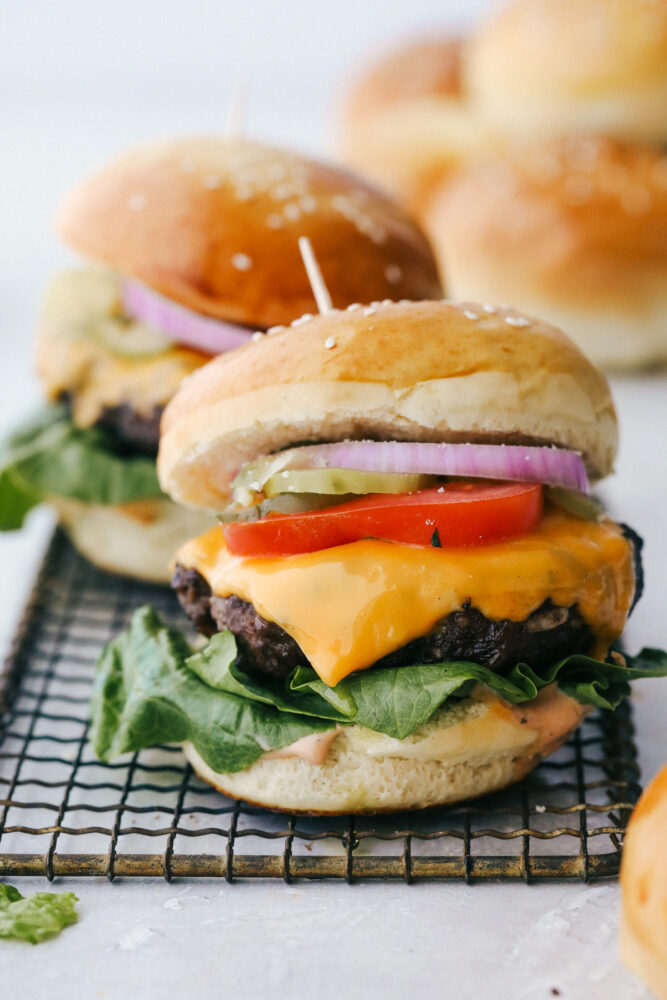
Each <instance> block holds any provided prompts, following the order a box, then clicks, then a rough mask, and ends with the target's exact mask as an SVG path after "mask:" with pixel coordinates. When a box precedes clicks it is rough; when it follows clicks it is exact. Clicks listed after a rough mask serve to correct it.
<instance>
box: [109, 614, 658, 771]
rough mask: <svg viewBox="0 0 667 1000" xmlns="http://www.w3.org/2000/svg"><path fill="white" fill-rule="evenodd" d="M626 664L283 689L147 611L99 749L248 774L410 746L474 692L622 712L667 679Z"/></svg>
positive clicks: (648, 655) (420, 670)
mask: <svg viewBox="0 0 667 1000" xmlns="http://www.w3.org/2000/svg"><path fill="white" fill-rule="evenodd" d="M628 664H629V665H628V666H621V665H618V664H615V663H600V662H599V661H598V660H593V659H592V658H591V657H588V656H582V655H574V656H568V657H566V658H565V659H563V660H560V661H559V662H558V663H555V664H553V665H552V666H550V667H549V668H547V669H545V670H542V671H540V672H539V673H538V672H536V671H534V670H532V669H531V668H530V667H529V666H527V665H526V664H525V663H519V664H517V665H516V666H514V667H513V668H512V669H511V670H510V671H509V672H508V673H506V674H505V675H502V676H501V675H499V674H495V673H493V671H491V670H489V669H487V668H486V667H482V666H480V665H479V664H477V663H466V662H460V663H431V664H414V665H412V666H405V667H400V668H395V667H394V668H386V669H374V670H367V671H362V672H360V673H357V674H352V675H351V676H349V677H346V678H345V679H344V680H342V681H340V683H339V684H337V685H336V687H335V688H330V687H327V685H326V684H324V682H323V681H321V680H320V678H319V677H318V676H317V674H316V673H315V671H314V670H313V669H312V668H311V667H298V668H297V669H295V670H294V671H293V672H292V674H291V675H290V677H289V678H288V679H287V680H286V681H284V682H276V681H270V680H266V679H260V678H256V677H252V676H250V675H249V674H247V673H245V672H244V671H243V670H242V669H241V667H240V666H239V665H238V663H237V662H236V642H235V640H234V637H233V636H232V635H231V633H229V632H222V633H219V634H218V635H215V636H213V638H212V639H210V640H209V642H208V643H207V645H206V646H205V647H204V648H203V649H201V650H199V651H197V652H195V653H192V652H191V650H190V647H189V646H188V643H187V642H186V641H185V639H184V638H183V636H182V635H181V633H180V632H178V631H177V630H175V629H169V628H167V627H166V626H165V625H163V624H162V622H161V621H160V619H159V617H158V616H157V615H156V613H155V612H154V611H153V610H152V608H148V607H145V608H140V609H139V610H138V611H136V612H135V614H134V616H133V618H132V623H131V626H130V628H129V630H128V631H127V632H125V633H123V634H122V635H119V636H117V637H116V638H115V639H113V640H112V641H111V642H110V643H109V645H108V646H107V647H106V649H105V650H104V652H103V653H102V656H101V658H100V661H99V664H98V673H97V678H96V682H95V688H94V694H93V699H92V705H91V713H92V730H91V739H92V744H93V748H94V750H95V753H96V754H97V756H98V757H100V758H101V759H102V760H111V759H113V758H114V757H116V756H118V755H119V754H121V753H126V752H128V751H136V750H140V749H142V748H144V747H150V746H155V745H156V744H157V743H180V742H183V741H185V740H189V741H190V742H192V743H193V744H194V745H195V747H196V749H197V750H198V751H199V753H200V754H201V756H202V757H203V759H204V760H205V761H206V763H207V764H209V765H210V767H212V768H213V770H215V771H222V772H225V771H239V770H243V769H244V768H246V767H249V766H250V764H252V763H253V762H254V761H255V760H257V759H258V758H259V757H260V756H261V754H262V753H263V752H264V751H265V750H273V749H277V748H279V747H284V746H287V745H288V744H290V743H293V742H295V741H296V740H297V739H300V738H301V737H303V736H308V735H310V734H311V733H316V732H322V731H324V730H327V729H331V728H333V726H334V725H336V724H340V725H351V724H359V725H362V726H366V727H367V728H368V729H373V730H375V731H376V732H380V733H386V734H387V735H388V736H393V737H395V738H396V739H405V738H406V737H407V736H409V735H410V734H411V733H413V732H415V730H416V729H419V727H420V726H422V725H423V724H424V723H425V722H426V721H427V720H428V719H429V718H430V717H431V716H432V715H433V713H434V712H436V711H437V710H438V709H439V708H440V707H441V705H443V704H444V703H445V702H446V701H447V699H448V698H453V697H455V698H462V697H466V696H467V695H469V694H470V693H471V691H472V690H473V688H474V687H475V685H476V684H485V685H486V686H487V687H488V688H490V689H491V690H492V691H494V692H496V693H497V694H498V695H500V696H501V697H503V698H505V699H506V700H507V701H509V702H511V703H512V704H521V703H522V702H526V701H530V700H531V699H533V698H535V697H536V695H537V694H538V692H539V691H540V690H541V689H542V688H544V687H546V685H548V684H552V683H554V682H557V683H558V685H559V687H561V688H562V689H563V690H564V691H565V692H566V693H567V694H569V695H571V696H572V697H574V698H576V699H577V700H578V701H580V702H582V703H583V704H587V705H597V706H599V707H601V708H607V709H613V708H616V706H617V705H618V704H619V703H620V702H621V701H622V700H623V698H625V697H627V695H628V693H629V690H630V688H629V682H630V681H633V680H638V679H640V678H642V677H663V676H667V653H664V652H662V651H661V650H652V649H645V650H642V652H641V653H640V654H639V656H637V657H635V658H634V660H630V659H629V658H628Z"/></svg>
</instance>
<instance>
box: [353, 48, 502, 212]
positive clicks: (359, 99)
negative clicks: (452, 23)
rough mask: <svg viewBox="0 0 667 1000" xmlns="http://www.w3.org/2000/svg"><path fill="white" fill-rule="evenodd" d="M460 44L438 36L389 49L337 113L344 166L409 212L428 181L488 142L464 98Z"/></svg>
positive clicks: (418, 205) (435, 179) (417, 205)
mask: <svg viewBox="0 0 667 1000" xmlns="http://www.w3.org/2000/svg"><path fill="white" fill-rule="evenodd" d="M463 47H464V43H463V42H462V41H461V40H459V39H453V38H437V39H429V40H427V41H417V42H412V43H410V44H408V45H405V46H403V47H401V48H399V49H396V50H394V51H392V52H390V53H389V54H388V55H386V56H384V57H383V58H381V59H380V60H379V61H378V62H376V63H374V64H373V65H372V66H371V68H370V70H368V71H367V72H366V73H364V74H363V75H362V76H360V77H359V79H358V80H356V81H355V82H354V83H353V84H352V85H351V87H350V88H349V92H348V94H347V97H346V100H345V101H344V104H343V108H342V111H341V114H340V122H339V129H338V132H339V135H338V140H337V141H338V148H339V151H340V153H341V155H342V157H343V158H344V159H345V161H346V162H348V163H350V164H352V165H353V166H354V167H356V168H358V169H359V170H361V171H363V172H364V173H366V174H367V175H368V176H369V177H372V178H373V179H374V180H376V181H377V182H378V183H379V184H382V185H383V186H384V187H386V188H387V189H388V190H389V191H391V192H392V193H393V194H394V195H395V196H396V197H397V198H399V199H400V200H401V201H403V202H405V203H406V204H407V205H408V207H409V208H410V209H411V210H412V211H413V212H416V213H419V211H420V209H421V206H422V204H423V202H424V199H425V198H426V197H427V195H428V191H429V190H430V188H431V186H432V185H433V184H434V183H436V182H438V181H441V180H442V178H443V176H447V175H449V174H450V173H451V172H452V170H453V169H454V168H456V167H457V166H459V164H461V163H462V162H464V161H465V160H467V159H469V158H470V157H472V156H474V155H477V154H478V153H479V151H480V150H481V149H484V148H485V147H486V146H487V145H488V143H489V142H490V141H491V138H490V136H489V135H488V134H487V131H486V130H485V129H484V127H483V122H481V121H480V120H478V118H477V117H476V116H475V114H474V113H473V110H472V109H471V108H470V106H469V104H468V102H467V100H466V98H465V95H464V93H463V89H462V79H461V63H462V54H463Z"/></svg>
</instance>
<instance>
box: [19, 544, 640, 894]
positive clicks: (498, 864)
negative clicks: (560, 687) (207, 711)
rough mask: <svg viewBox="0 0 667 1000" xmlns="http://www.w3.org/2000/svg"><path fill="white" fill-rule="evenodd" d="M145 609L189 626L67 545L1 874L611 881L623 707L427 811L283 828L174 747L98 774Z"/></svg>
mask: <svg viewBox="0 0 667 1000" xmlns="http://www.w3.org/2000/svg"><path fill="white" fill-rule="evenodd" d="M145 602H150V603H152V604H153V605H154V606H155V607H156V608H157V609H158V610H159V611H160V612H161V613H162V615H163V616H164V617H165V618H166V619H167V620H168V621H170V622H171V623H173V624H179V625H181V626H184V625H186V620H185V618H184V616H183V614H182V612H180V610H179V608H178V606H177V603H176V600H175V598H174V597H173V595H172V594H171V593H170V591H169V590H168V589H167V588H162V587H156V586H148V585H144V584H139V583H136V582H133V581H129V580H125V579H121V578H119V577H112V576H109V575H107V574H104V573H102V572H99V571H97V570H95V569H94V568H93V567H92V566H91V565H90V564H89V563H87V562H86V561H85V560H84V559H82V558H81V557H80V556H79V555H77V553H76V552H75V551H74V550H73V549H72V547H71V545H70V543H69V542H68V540H67V538H66V537H65V536H64V535H63V534H62V533H61V532H60V531H57V532H56V533H55V535H54V537H53V539H52V541H51V544H50V547H49V549H48V552H47V554H46V557H45V559H44V563H43V565H42V569H41V571H40V574H39V577H38V579H37V583H36V585H35V589H34V591H33V594H32V597H31V599H30V601H29V603H28V606H27V608H26V611H25V614H24V617H23V620H22V622H21V625H20V627H19V630H18V632H17V635H16V637H15V641H14V644H13V649H12V652H11V654H10V656H9V658H8V660H7V663H6V664H5V667H4V669H3V671H2V673H1V674H0V796H1V798H0V875H11V876H17V875H46V877H47V878H49V879H53V878H54V877H55V876H58V875H67V876H84V875H106V876H107V878H109V879H114V878H116V877H121V876H122V877H126V878H127V877H139V876H163V877H164V878H166V879H167V880H169V879H172V878H175V877H218V878H224V879H226V880H227V881H228V882H232V881H235V880H237V879H244V878H251V877H252V878H256V877H260V878H274V879H275V878H279V879H283V880H285V881H288V882H289V881H291V880H293V879H304V878H305V879H325V878H333V879H345V880H347V881H348V882H351V881H354V880H356V879H387V878H389V879H402V880H403V881H405V882H412V881H413V880H419V879H458V880H463V881H466V882H470V881H478V880H482V879H498V878H499V879H523V880H524V881H526V882H530V881H533V880H536V879H551V878H566V879H572V878H576V879H583V880H584V881H588V880H589V879H591V878H599V877H602V876H611V875H616V874H617V872H618V869H619V865H620V856H621V845H622V838H623V834H624V831H625V827H626V825H627V820H628V818H629V815H630V812H631V810H632V807H633V805H634V803H635V802H636V800H637V798H638V796H639V793H640V791H641V789H640V787H639V784H638V779H639V770H638V767H637V761H636V750H635V746H634V743H633V727H632V722H631V717H630V709H629V707H628V706H627V705H626V706H624V707H623V708H622V709H620V710H619V711H617V712H615V713H613V714H612V713H607V712H598V713H596V714H594V715H592V716H590V717H589V718H588V719H587V720H586V721H585V723H584V725H583V726H582V728H581V730H580V731H579V732H577V733H576V734H575V736H574V737H573V738H572V739H571V740H570V742H569V743H568V744H567V745H566V746H565V747H563V748H562V749H561V750H560V751H558V753H557V754H555V755H554V756H553V757H551V758H549V760H547V761H544V762H542V763H541V764H540V766H539V767H538V768H537V769H536V770H535V771H534V772H533V773H532V774H531V775H530V776H529V777H528V778H527V779H525V780H524V781H523V782H521V783H520V784H518V785H516V786H514V787H513V788H511V789H509V790H507V791H505V792H503V793H498V794H496V795H493V796H487V797H486V798H485V799H483V800H480V801H478V802H474V803H472V804H468V805H464V806H459V807H455V808H448V809H437V810H424V811H422V812H419V813H405V814H395V815H392V816H382V817H377V816H375V817H373V816H371V817H333V818H332V817H326V818H309V817H296V816H289V815H283V814H275V813H271V812H269V811H266V810H262V809H259V808H255V807H253V806H250V805H248V804H246V803H243V802H234V801H232V800H230V799H227V798H225V797H224V796H222V795H221V794H220V793H218V792H217V791H215V790H214V789H212V788H210V787H209V786H207V785H205V784H203V783H202V782H201V781H200V780H199V779H198V778H197V777H196V776H195V775H194V774H193V772H192V770H191V768H190V767H189V765H188V764H187V763H186V762H185V760H184V758H183V756H182V754H181V752H180V750H179V749H178V748H177V747H169V746H162V747H158V748H155V749H151V750H143V751H141V752H140V753H138V754H135V755H134V756H133V757H131V758H126V759H124V760H122V761H119V762H116V763H113V764H101V763H100V762H99V761H97V760H96V759H95V757H94V755H93V753H92V751H91V749H90V747H89V745H88V742H87V735H88V718H87V706H88V696H89V692H90V686H91V683H92V679H93V674H94V667H95V661H96V659H97V656H98V654H99V652H100V649H101V648H102V645H103V644H104V642H106V640H107V639H109V638H110V637H111V636H112V635H114V634H115V633H116V632H118V631H119V630H120V629H122V628H124V627H125V626H126V624H127V622H128V620H129V617H130V615H131V613H132V611H133V610H134V608H136V607H138V606H139V605H140V604H142V603H145ZM195 851H197V853H195Z"/></svg>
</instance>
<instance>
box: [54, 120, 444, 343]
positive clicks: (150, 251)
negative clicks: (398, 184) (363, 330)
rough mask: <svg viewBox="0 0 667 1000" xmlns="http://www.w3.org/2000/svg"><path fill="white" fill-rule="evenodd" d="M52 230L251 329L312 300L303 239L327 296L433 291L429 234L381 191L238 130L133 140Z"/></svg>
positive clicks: (74, 195) (191, 304)
mask: <svg viewBox="0 0 667 1000" xmlns="http://www.w3.org/2000/svg"><path fill="white" fill-rule="evenodd" d="M56 227H57V230H58V233H59V234H60V236H61V237H62V238H63V239H64V240H65V241H66V242H67V243H68V244H70V246H72V247H73V248H74V249H75V250H77V251H78V252H79V253H81V254H84V255H86V256H88V257H91V258H92V259H93V260H95V261H97V262H98V263H103V264H105V265H107V266H109V267H111V268H113V269H115V270H117V271H119V272H122V273H123V274H126V275H129V276H131V277H133V278H136V279H138V280H139V281H142V282H145V283H146V284H147V285H149V286H150V287H151V288H153V289H155V290H156V291H158V292H160V293H162V294H164V295H166V296H167V297H168V298H170V299H173V300H174V301H175V302H178V303H180V304H182V305H184V306H187V307H188V308H190V309H195V310H197V311H199V312H202V313H206V314H208V315H211V316H218V317H221V318H223V319H227V320H230V321H234V322H238V323H244V324H248V325H250V326H260V327H269V326H273V325H275V324H277V323H283V322H289V321H290V320H292V319H294V317H295V316H299V315H301V314H302V313H304V312H306V311H308V310H310V311H313V310H314V309H315V301H314V298H313V293H312V291H311V288H310V284H309V281H308V277H307V275H306V272H305V269H304V266H303V263H302V260H301V256H300V253H299V249H298V242H297V241H298V238H299V237H300V236H308V237H309V238H310V240H311V243H312V245H313V250H314V251H315V254H316V256H317V258H318V261H319V264H320V267H321V269H322V274H323V276H324V280H325V282H326V284H327V286H328V288H329V291H330V293H331V297H332V300H333V302H334V305H338V306H346V305H348V304H349V303H350V302H355V301H358V300H359V299H360V298H364V299H368V298H374V297H375V298H383V297H385V296H387V295H391V296H392V297H405V298H417V299H419V298H426V297H428V296H432V295H437V294H439V281H438V276H437V270H436V265H435V261H434V259H433V255H432V252H431V249H430V247H429V245H428V243H427V242H426V239H425V238H424V236H423V235H422V234H421V232H420V231H419V230H418V229H417V227H416V226H415V225H414V224H413V223H412V222H410V221H409V220H408V219H407V218H406V216H405V215H403V214H402V212H401V211H400V210H399V209H398V208H397V207H396V206H395V205H394V204H393V203H392V202H391V201H390V200H389V199H388V198H386V197H385V196H384V195H382V194H380V193H379V192H377V191H376V190H374V189H373V188H371V187H369V186H368V185H367V184H365V183H364V182H363V181H361V180H359V179H358V178H357V177H355V176H353V175H352V174H350V173H347V172H345V171H343V170H341V169H336V168H333V167H330V166H326V165H325V164H322V163H318V162H316V161H314V160H309V159H307V158H305V157H303V156H298V155H296V154H294V153H290V152H286V151H283V150H279V149H274V148H272V147H269V146H264V145H260V144H259V143H256V142H250V141H248V140H246V139H241V138H212V137H210V138H190V139H181V140H174V141H171V142H162V143H154V144H152V145H149V146H144V147H141V148H139V149H136V150H133V151H132V152H130V153H128V154H126V155H125V156H123V157H121V158H120V159H118V160H116V161H114V162H113V163H111V164H110V165H108V166H106V167H103V168H102V169H101V170H100V171H98V172H97V173H95V174H93V175H92V176H90V177H89V178H88V179H87V180H84V181H83V182H82V183H81V184H79V186H78V187H76V188H74V190H73V191H72V192H71V193H70V195H69V196H68V197H67V198H66V199H65V201H64V202H63V204H62V205H61V207H60V211H59V213H58V216H57V222H56Z"/></svg>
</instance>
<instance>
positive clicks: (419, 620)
mask: <svg viewBox="0 0 667 1000" xmlns="http://www.w3.org/2000/svg"><path fill="white" fill-rule="evenodd" d="M176 562H179V563H181V564H182V565H183V566H185V567H186V568H190V569H197V570H198V571H199V572H200V573H201V574H202V576H203V577H204V578H205V579H206V580H207V581H208V583H209V585H210V587H211V590H212V591H213V593H214V594H216V595H218V596H219V597H227V596H230V595H236V596H237V597H240V598H241V599H242V600H244V601H249V602H250V603H251V604H253V605H254V607H255V608H256V610H257V611H258V613H259V614H260V615H261V616H262V617H263V618H265V619H266V620H267V621H271V622H276V623H277V624H278V625H281V626H282V628H284V629H285V631H286V632H288V633H289V635H291V636H292V638H293V639H294V640H295V641H296V642H297V643H298V645H299V646H300V647H301V649H302V650H303V652H304V654H305V655H306V657H307V658H308V659H309V660H310V662H311V663H312V665H313V667H314V669H315V670H316V671H317V673H318V674H319V676H320V677H321V678H322V680H323V681H324V682H325V683H326V684H329V685H330V686H333V685H335V684H337V683H338V681H340V680H342V678H343V677H347V675H348V674H350V673H352V672H353V671H355V670H363V669H364V668H365V667H369V666H371V665H372V664H373V663H375V662H376V661H377V660H379V659H380V658H381V657H383V656H386V655H387V654H389V653H392V652H394V651H395V650H397V649H399V648H400V647H401V646H404V645H405V644H406V643H408V642H410V641H411V640H412V639H416V638H418V637H419V636H421V635H424V634H425V633H426V632H428V631H429V630H431V629H432V628H433V627H434V626H435V625H436V624H437V622H438V621H440V619H442V618H444V617H445V616H446V615H448V614H450V613H451V612H452V611H457V610H459V609H460V608H461V607H462V605H463V604H464V603H465V602H466V601H468V600H469V601H471V603H472V605H473V606H474V607H476V608H478V609H479V610H480V611H481V612H482V613H483V614H484V615H486V616H487V618H493V619H496V620H499V619H503V618H509V619H511V620H513V621H522V620H523V619H524V618H527V617H528V615H529V614H531V613H532V612H533V611H535V610H536V609H537V608H538V607H539V606H540V605H541V604H542V603H543V602H544V601H545V600H546V599H547V598H551V599H552V601H554V603H556V604H558V605H561V606H564V607H569V606H571V605H574V604H576V605H578V607H579V611H580V613H581V615H582V617H583V619H584V620H585V621H586V622H587V623H588V625H589V626H590V627H591V629H592V631H593V632H594V634H595V637H596V647H595V650H594V652H593V655H596V656H598V657H600V658H604V656H605V655H606V652H607V650H608V647H609V644H610V643H611V642H612V640H613V639H615V638H616V637H617V636H619V635H620V634H621V632H622V631H623V626H624V624H625V619H626V617H627V614H628V611H629V609H630V605H631V603H632V597H633V594H634V587H635V581H634V570H633V559H632V548H631V546H630V543H629V542H628V541H627V540H626V539H625V538H624V537H623V534H622V532H621V529H620V528H619V526H618V525H617V524H614V523H613V522H612V521H603V522H600V523H595V522H591V521H583V520H580V519H578V518H575V517H572V516H570V515H568V514H566V513H564V512H561V511H559V510H548V511H547V513H546V514H545V516H544V517H543V519H542V521H541V522H540V524H539V526H538V527H537V529H536V530H535V531H534V532H533V533H532V534H530V535H524V536H522V537H521V538H515V539H512V540H510V541H505V542H502V543H498V544H496V545H484V546H476V547H471V548H465V549H438V548H422V547H419V546H411V545H401V544H398V543H395V542H382V541H377V540H374V539H367V540H364V541H359V542H353V543H352V544H350V545H341V546H337V547H336V548H331V549H323V550H322V551H320V552H310V553H307V554H305V555H298V556H285V557H272V558H263V559H246V558H241V557H238V556H233V555H232V554H231V553H230V552H229V551H228V550H227V548H226V546H225V541H224V538H223V534H222V530H221V529H220V528H219V527H216V528H213V529H212V530H211V531H209V532H207V534H205V535H202V536H201V537H200V538H197V539H194V540H193V541H191V542H188V543H187V544H186V545H185V546H183V548H181V549H180V551H179V552H178V554H177V556H176Z"/></svg>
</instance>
